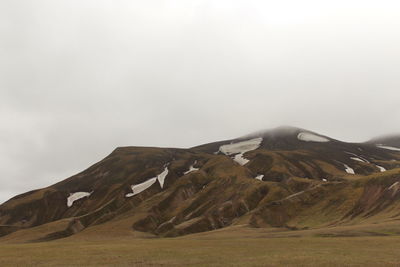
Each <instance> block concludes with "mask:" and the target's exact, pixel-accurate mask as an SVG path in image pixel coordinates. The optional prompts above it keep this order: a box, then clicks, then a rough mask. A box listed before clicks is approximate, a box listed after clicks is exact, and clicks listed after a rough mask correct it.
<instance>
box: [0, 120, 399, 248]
mask: <svg viewBox="0 0 400 267" xmlns="http://www.w3.org/2000/svg"><path fill="white" fill-rule="evenodd" d="M396 140H397V141H398V140H399V139H398V138H396V137H391V138H385V139H379V138H377V139H373V140H371V141H369V142H365V143H346V142H341V141H339V140H335V139H333V138H330V137H327V136H324V135H321V134H318V133H315V132H312V131H308V130H305V129H300V128H294V127H280V128H276V129H272V130H268V131H261V132H257V133H253V134H250V135H247V136H243V137H240V138H237V139H232V140H225V141H219V142H214V143H210V144H204V145H200V146H196V147H192V148H188V149H177V148H156V147H119V148H117V149H115V150H114V151H113V152H112V153H111V154H110V155H108V156H107V157H106V158H104V159H103V160H101V161H100V162H98V163H96V164H94V165H93V166H91V167H89V168H88V169H86V170H84V171H83V172H81V173H79V174H77V175H74V176H72V177H70V178H68V179H65V180H63V181H61V182H59V183H56V184H54V185H51V186H49V187H46V188H43V189H39V190H34V191H30V192H27V193H24V194H21V195H18V196H15V197H13V198H11V199H10V200H8V201H7V202H5V203H3V204H2V205H0V236H3V237H2V238H1V239H3V240H12V239H18V238H22V236H23V239H24V240H25V241H45V240H53V239H58V238H63V237H67V236H70V235H79V234H83V233H85V232H86V233H88V232H90V229H96V232H97V233H104V234H112V233H114V232H115V233H116V232H118V231H119V230H121V229H124V231H126V232H127V233H128V232H129V233H141V234H144V233H146V235H151V236H162V237H163V236H166V237H170V236H180V235H185V234H190V233H197V232H204V231H210V230H215V229H219V228H224V227H227V226H232V225H246V226H248V227H276V228H284V229H293V230H295V229H314V228H323V227H331V226H335V225H354V224H362V223H364V222H368V223H380V222H383V221H385V222H386V221H393V220H398V219H400V210H399V207H400V193H399V192H400V143H397V141H396ZM396 146H397V147H396ZM1 239H0V240H1Z"/></svg>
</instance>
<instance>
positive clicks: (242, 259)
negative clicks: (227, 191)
mask: <svg viewBox="0 0 400 267" xmlns="http://www.w3.org/2000/svg"><path fill="white" fill-rule="evenodd" d="M389 228H390V229H396V231H397V229H398V228H399V226H398V224H393V225H389V226H386V227H385V229H389ZM366 229H370V227H367V226H366V228H365V229H364V230H365V231H364V230H363V229H359V227H358V226H357V229H353V228H352V227H347V228H346V227H344V228H342V229H340V228H339V229H337V228H332V229H329V230H306V231H282V230H281V229H251V228H247V227H243V226H237V227H230V228H226V229H222V230H217V231H213V232H208V233H203V234H194V235H189V236H184V237H179V238H162V239H159V238H148V237H147V238H144V237H140V236H137V235H136V236H135V235H129V234H127V235H125V236H124V235H122V236H121V235H115V236H114V237H113V235H102V236H95V235H94V232H88V233H84V232H85V231H84V232H82V233H81V234H78V235H76V236H72V237H70V238H65V239H60V240H56V241H51V242H41V243H12V242H11V243H5V242H1V243H0V266H400V236H398V235H385V234H383V233H381V234H379V233H380V231H381V228H380V227H377V229H375V230H374V231H372V232H368V231H366ZM368 233H369V234H370V235H367V234H368ZM352 235H363V236H352Z"/></svg>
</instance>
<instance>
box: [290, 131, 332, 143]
mask: <svg viewBox="0 0 400 267" xmlns="http://www.w3.org/2000/svg"><path fill="white" fill-rule="evenodd" d="M297 139H299V140H300V141H304V142H319V143H325V142H329V139H328V138H326V137H323V136H320V135H316V134H313V133H306V132H302V133H299V134H298V135H297Z"/></svg>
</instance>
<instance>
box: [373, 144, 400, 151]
mask: <svg viewBox="0 0 400 267" xmlns="http://www.w3.org/2000/svg"><path fill="white" fill-rule="evenodd" d="M376 146H377V147H379V148H383V149H387V150H392V151H400V148H398V147H393V146H384V145H376Z"/></svg>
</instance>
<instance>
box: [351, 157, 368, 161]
mask: <svg viewBox="0 0 400 267" xmlns="http://www.w3.org/2000/svg"><path fill="white" fill-rule="evenodd" d="M351 159H352V160H355V161H359V162H365V161H363V160H362V159H360V158H355V157H351Z"/></svg>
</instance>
